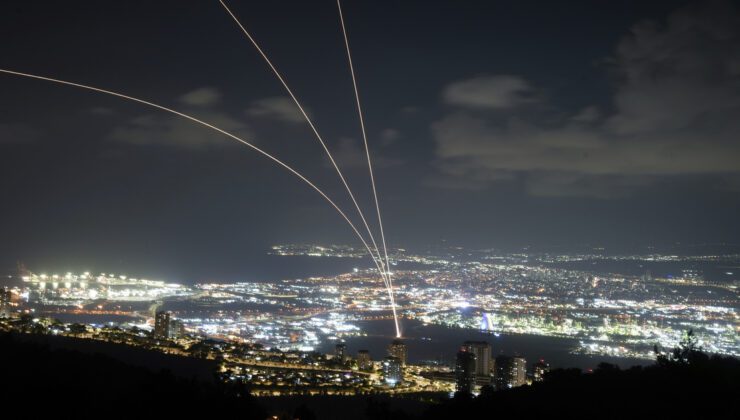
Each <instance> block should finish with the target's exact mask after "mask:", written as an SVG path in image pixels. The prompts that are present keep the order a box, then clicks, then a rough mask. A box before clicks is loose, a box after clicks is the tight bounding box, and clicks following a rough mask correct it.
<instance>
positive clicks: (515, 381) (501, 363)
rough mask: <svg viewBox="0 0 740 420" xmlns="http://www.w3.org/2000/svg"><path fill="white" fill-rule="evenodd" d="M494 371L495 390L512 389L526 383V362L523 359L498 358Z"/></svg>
mask: <svg viewBox="0 0 740 420" xmlns="http://www.w3.org/2000/svg"><path fill="white" fill-rule="evenodd" d="M494 370H495V372H494V376H493V381H494V384H495V387H496V389H506V388H514V387H517V386H522V385H525V384H526V383H527V361H526V360H525V359H524V358H523V357H509V356H498V357H497V358H496V364H495V369H494Z"/></svg>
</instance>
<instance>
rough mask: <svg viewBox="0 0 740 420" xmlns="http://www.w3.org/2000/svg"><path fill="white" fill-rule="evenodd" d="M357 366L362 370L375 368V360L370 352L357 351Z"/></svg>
mask: <svg viewBox="0 0 740 420" xmlns="http://www.w3.org/2000/svg"><path fill="white" fill-rule="evenodd" d="M357 367H358V368H359V369H360V370H370V369H372V368H373V361H372V360H371V359H370V352H369V351H367V350H360V351H358V352H357Z"/></svg>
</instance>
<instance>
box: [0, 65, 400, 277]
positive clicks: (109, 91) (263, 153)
mask: <svg viewBox="0 0 740 420" xmlns="http://www.w3.org/2000/svg"><path fill="white" fill-rule="evenodd" d="M0 73H5V74H11V75H14V76H21V77H26V78H30V79H37V80H44V81H47V82H53V83H57V84H61V85H67V86H73V87H77V88H80V89H86V90H91V91H94V92H98V93H103V94H106V95H110V96H115V97H118V98H122V99H126V100H129V101H132V102H137V103H140V104H143V105H147V106H149V107H152V108H156V109H159V110H161V111H165V112H169V113H170V114H174V115H177V116H178V117H182V118H185V119H188V120H190V121H193V122H195V123H198V124H200V125H202V126H205V127H207V128H210V129H212V130H214V131H217V132H219V133H221V134H223V135H225V136H228V137H230V138H232V139H233V140H236V141H238V142H239V143H242V144H244V145H245V146H248V147H250V148H251V149H253V150H255V151H257V152H259V153H260V154H262V155H263V156H265V157H267V158H268V159H270V160H272V161H273V162H275V163H276V164H278V165H279V166H281V167H283V168H284V169H286V170H287V171H288V172H290V173H292V174H293V175H295V176H296V177H298V178H299V179H300V180H301V181H303V182H305V183H306V184H308V185H309V186H310V187H311V188H313V189H314V190H315V191H316V192H317V193H319V195H321V196H322V197H323V198H324V199H325V200H326V201H327V202H328V203H329V204H331V206H332V207H334V209H335V210H336V211H337V212H338V213H339V215H340V216H342V218H343V219H344V221H346V222H347V224H349V226H350V227H351V228H352V230H353V231H354V233H355V235H356V236H357V237H358V238H359V239H360V241H361V242H362V244H363V245H364V246H365V249H366V250H367V252H368V253H369V254H370V257H371V258H372V260H373V262H374V263H375V267H376V268H377V269H378V271H380V272H382V270H383V269H382V266H383V263H382V260H381V261H378V259H376V258H375V254H374V253H373V251H372V249H370V246H369V245H368V243H367V241H366V240H365V238H364V237H363V236H362V234H360V231H358V230H357V228H356V227H355V225H354V223H352V220H350V218H349V217H347V215H346V214H345V213H344V211H342V209H341V208H340V207H339V206H338V205H337V204H336V203H335V202H334V201H333V200H332V199H331V198H329V196H328V195H326V193H324V191H322V190H321V189H320V188H319V187H317V186H316V185H315V184H314V183H313V182H311V181H309V180H308V178H306V177H305V176H303V175H302V174H301V173H299V172H298V171H296V170H295V169H293V168H292V167H291V166H289V165H288V164H287V163H284V162H283V161H281V160H280V159H278V158H276V157H275V156H273V155H271V154H270V153H268V152H266V151H264V150H262V149H260V148H259V147H257V146H255V145H253V144H252V143H249V142H248V141H246V140H244V139H242V138H240V137H238V136H236V135H235V134H232V133H230V132H228V131H226V130H223V129H221V128H219V127H216V126H215V125H212V124H209V123H207V122H205V121H203V120H200V119H198V118H195V117H193V116H191V115H188V114H185V113H182V112H179V111H176V110H174V109H171V108H167V107H165V106H162V105H159V104H156V103H153V102H149V101H146V100H144V99H139V98H135V97H133V96H129V95H125V94H123V93H118V92H114V91H111V90H106V89H101V88H97V87H94V86H89V85H83V84H81V83H75V82H69V81H66V80H61V79H54V78H51V77H45V76H39V75H35V74H30V73H22V72H18V71H13V70H6V69H0ZM384 283H385V279H384Z"/></svg>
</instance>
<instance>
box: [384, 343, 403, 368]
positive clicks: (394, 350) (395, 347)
mask: <svg viewBox="0 0 740 420" xmlns="http://www.w3.org/2000/svg"><path fill="white" fill-rule="evenodd" d="M388 355H389V356H393V357H395V358H397V359H398V360H400V361H401V366H406V363H407V362H408V350H407V349H406V344H404V342H403V341H401V340H399V339H395V340H393V342H392V343H391V344H390V346H388Z"/></svg>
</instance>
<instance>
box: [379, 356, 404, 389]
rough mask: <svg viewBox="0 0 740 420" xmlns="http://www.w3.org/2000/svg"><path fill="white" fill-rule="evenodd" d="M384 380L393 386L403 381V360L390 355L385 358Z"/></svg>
mask: <svg viewBox="0 0 740 420" xmlns="http://www.w3.org/2000/svg"><path fill="white" fill-rule="evenodd" d="M382 367H383V380H384V381H385V383H387V384H388V385H391V386H395V385H396V384H398V383H401V382H402V381H403V369H402V368H401V360H400V359H399V358H397V357H393V356H388V357H386V358H385V359H383V363H382Z"/></svg>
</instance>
